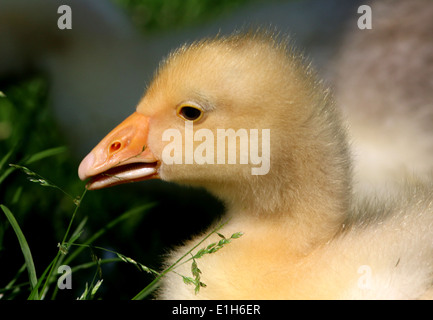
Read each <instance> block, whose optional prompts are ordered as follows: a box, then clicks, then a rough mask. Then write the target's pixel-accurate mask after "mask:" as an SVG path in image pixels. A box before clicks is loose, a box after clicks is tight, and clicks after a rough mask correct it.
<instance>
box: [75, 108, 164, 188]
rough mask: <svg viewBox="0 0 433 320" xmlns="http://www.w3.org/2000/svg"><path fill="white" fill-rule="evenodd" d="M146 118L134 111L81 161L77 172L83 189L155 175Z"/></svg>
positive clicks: (156, 165)
mask: <svg viewBox="0 0 433 320" xmlns="http://www.w3.org/2000/svg"><path fill="white" fill-rule="evenodd" d="M148 133H149V117H146V116H144V115H142V114H140V113H138V112H134V113H133V114H132V115H130V116H129V117H128V118H126V119H125V120H124V121H123V122H122V123H121V124H119V125H118V126H117V127H116V128H115V129H114V130H113V131H111V132H110V133H109V134H108V135H107V136H106V137H105V138H104V139H102V141H101V142H100V143H99V144H98V145H97V146H96V147H95V148H94V149H93V150H92V151H91V152H90V153H89V154H88V155H87V156H86V157H85V158H84V159H83V161H81V164H80V167H79V168H78V175H79V177H80V179H81V180H86V179H89V178H90V181H89V183H88V184H87V189H90V190H93V189H101V188H105V187H110V186H114V185H118V184H122V183H127V182H136V181H142V180H148V179H152V178H157V177H158V176H157V172H158V170H157V169H158V161H157V159H156V158H155V156H154V155H153V154H152V152H151V151H150V150H149V148H148V145H147V136H148Z"/></svg>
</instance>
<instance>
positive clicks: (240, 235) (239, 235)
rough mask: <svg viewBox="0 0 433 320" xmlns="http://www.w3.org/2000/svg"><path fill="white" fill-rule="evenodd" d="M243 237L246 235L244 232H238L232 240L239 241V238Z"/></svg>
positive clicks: (233, 235)
mask: <svg viewBox="0 0 433 320" xmlns="http://www.w3.org/2000/svg"><path fill="white" fill-rule="evenodd" d="M243 235H244V233H243V232H236V233H233V234H232V236H231V237H230V238H231V239H238V238H240V237H242V236H243Z"/></svg>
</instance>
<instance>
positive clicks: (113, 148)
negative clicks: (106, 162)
mask: <svg viewBox="0 0 433 320" xmlns="http://www.w3.org/2000/svg"><path fill="white" fill-rule="evenodd" d="M121 147H122V143H121V142H120V141H114V142H113V143H112V144H111V145H110V148H109V151H110V154H112V153H115V152H116V151H118V150H119V149H120V148H121Z"/></svg>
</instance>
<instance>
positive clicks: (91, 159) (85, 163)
mask: <svg viewBox="0 0 433 320" xmlns="http://www.w3.org/2000/svg"><path fill="white" fill-rule="evenodd" d="M94 163H95V156H94V155H93V152H91V153H89V154H88V155H87V156H86V157H85V158H84V159H83V160H82V161H81V163H80V166H79V167H78V176H79V177H80V179H81V180H83V181H84V180H86V179H87V178H89V177H90V176H91V174H89V171H90V170H91V168H92V166H93V165H94Z"/></svg>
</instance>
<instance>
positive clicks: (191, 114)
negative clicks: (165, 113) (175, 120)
mask: <svg viewBox="0 0 433 320" xmlns="http://www.w3.org/2000/svg"><path fill="white" fill-rule="evenodd" d="M177 114H178V115H179V116H180V117H181V118H183V119H185V120H188V121H197V120H199V119H200V118H201V117H202V116H203V111H202V110H200V109H199V108H198V107H194V106H190V105H182V106H179V107H178V108H177Z"/></svg>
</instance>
